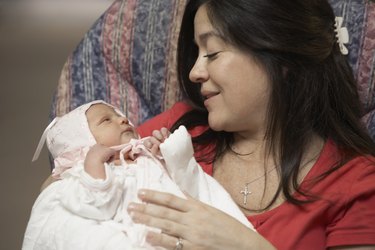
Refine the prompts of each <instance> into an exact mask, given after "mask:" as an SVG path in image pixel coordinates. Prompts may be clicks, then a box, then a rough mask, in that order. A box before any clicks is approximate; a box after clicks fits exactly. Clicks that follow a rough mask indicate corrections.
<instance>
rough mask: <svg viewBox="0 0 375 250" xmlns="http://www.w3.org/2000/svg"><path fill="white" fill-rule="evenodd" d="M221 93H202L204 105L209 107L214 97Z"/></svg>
mask: <svg viewBox="0 0 375 250" xmlns="http://www.w3.org/2000/svg"><path fill="white" fill-rule="evenodd" d="M218 94H219V92H202V95H203V97H204V99H205V100H204V105H205V106H206V107H207V105H209V102H210V101H211V100H212V98H213V97H215V96H217V95H218Z"/></svg>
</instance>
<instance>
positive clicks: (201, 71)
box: [189, 58, 209, 83]
mask: <svg viewBox="0 0 375 250" xmlns="http://www.w3.org/2000/svg"><path fill="white" fill-rule="evenodd" d="M208 78H209V75H208V71H207V64H206V62H205V60H202V58H198V59H197V60H196V61H195V64H194V66H193V68H192V69H191V70H190V73H189V79H190V81H192V82H195V83H203V82H205V81H207V80H208Z"/></svg>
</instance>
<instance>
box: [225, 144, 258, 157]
mask: <svg viewBox="0 0 375 250" xmlns="http://www.w3.org/2000/svg"><path fill="white" fill-rule="evenodd" d="M229 150H230V151H231V152H232V153H234V154H235V155H238V156H247V155H252V154H254V151H255V150H254V151H251V152H250V153H245V154H242V153H238V152H237V151H235V150H234V149H233V148H232V146H229Z"/></svg>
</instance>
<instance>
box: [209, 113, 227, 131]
mask: <svg viewBox="0 0 375 250" xmlns="http://www.w3.org/2000/svg"><path fill="white" fill-rule="evenodd" d="M208 126H210V128H211V129H212V130H213V131H222V130H225V129H224V126H223V123H222V122H220V121H219V120H218V119H214V118H210V116H208Z"/></svg>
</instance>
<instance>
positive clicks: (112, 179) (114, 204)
mask: <svg viewBox="0 0 375 250" xmlns="http://www.w3.org/2000/svg"><path fill="white" fill-rule="evenodd" d="M160 151H161V154H162V158H163V160H164V161H165V164H162V163H161V162H162V161H160V159H156V158H155V157H154V156H153V155H152V154H151V153H150V152H149V150H147V149H146V148H145V147H144V146H143V140H132V141H131V142H130V143H129V144H126V145H123V146H122V150H121V154H120V155H123V154H124V153H126V152H128V153H129V155H130V156H131V157H133V158H134V163H131V164H129V163H126V162H125V161H124V159H123V158H122V165H121V166H115V165H113V164H105V170H106V179H105V180H100V179H94V178H92V177H91V176H90V175H88V174H87V173H86V172H85V171H84V167H83V160H82V161H80V162H79V163H78V164H76V165H75V166H73V167H72V168H70V169H68V170H66V171H65V172H63V173H62V174H61V178H62V180H60V181H56V182H54V183H52V184H51V185H49V186H48V187H47V188H46V189H45V190H44V191H43V192H42V193H41V194H40V195H39V197H38V198H37V200H36V201H35V203H34V206H33V208H32V211H31V216H30V220H29V222H28V225H27V228H26V232H25V236H24V241H23V246H22V249H23V250H29V249H38V250H43V249H48V250H51V249H64V250H70V249H74V250H80V249H82V250H83V249H90V250H95V249H108V250H115V249H162V248H160V247H153V246H151V245H149V244H148V243H147V242H146V241H145V236H146V234H147V232H148V231H149V230H154V231H156V232H158V231H159V230H157V229H155V228H150V227H146V226H144V225H141V224H135V223H133V222H132V220H131V218H130V216H129V214H128V213H127V210H126V209H127V207H128V205H129V203H130V202H141V201H140V200H139V199H138V197H137V192H138V190H139V189H141V188H147V189H154V190H159V191H163V192H168V193H172V194H175V195H177V196H179V197H185V195H184V193H183V192H182V191H184V192H186V193H188V194H189V195H191V196H192V197H194V198H196V199H199V200H200V201H202V202H204V203H207V204H209V205H211V206H213V207H216V208H218V209H220V210H222V211H223V212H225V213H227V214H229V215H231V216H232V217H234V218H236V219H237V220H239V221H240V222H241V223H243V224H244V225H246V226H247V227H249V228H251V229H253V226H252V225H251V224H250V222H249V221H248V220H247V218H246V217H245V216H244V214H243V213H242V212H241V210H240V209H239V208H238V207H237V205H236V204H235V203H234V201H233V200H232V198H231V197H230V195H229V194H228V193H227V192H226V191H225V190H224V188H223V187H222V186H221V185H220V184H219V183H218V182H217V181H216V180H214V179H213V178H212V177H211V176H209V175H207V174H205V173H204V172H203V170H202V169H201V167H200V166H199V165H198V163H197V162H196V161H195V159H194V157H193V147H192V143H191V138H190V135H189V134H188V132H187V131H186V128H185V127H182V126H181V127H180V128H179V129H178V130H176V131H175V132H174V133H173V134H171V135H170V137H169V138H168V139H167V140H166V141H165V142H164V143H162V144H161V145H160ZM208 219H210V218H208Z"/></svg>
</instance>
